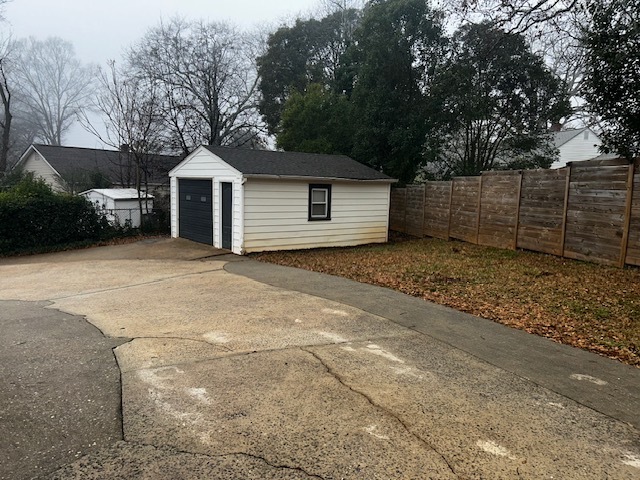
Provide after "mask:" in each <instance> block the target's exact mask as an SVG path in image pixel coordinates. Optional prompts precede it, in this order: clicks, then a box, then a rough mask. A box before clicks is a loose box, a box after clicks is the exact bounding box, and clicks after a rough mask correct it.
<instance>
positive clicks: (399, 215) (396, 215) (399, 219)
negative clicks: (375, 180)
mask: <svg viewBox="0 0 640 480" xmlns="http://www.w3.org/2000/svg"><path fill="white" fill-rule="evenodd" d="M390 201H391V205H390V206H389V228H390V229H391V230H393V231H395V232H402V233H404V232H405V225H406V205H407V189H406V188H392V189H391V198H390Z"/></svg>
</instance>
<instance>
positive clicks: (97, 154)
mask: <svg viewBox="0 0 640 480" xmlns="http://www.w3.org/2000/svg"><path fill="white" fill-rule="evenodd" d="M33 147H34V148H35V149H36V150H37V151H38V152H40V154H41V155H42V156H43V157H44V158H45V160H46V161H47V162H49V164H50V165H51V166H52V167H53V168H55V170H56V171H57V172H58V173H59V174H60V175H61V176H62V178H63V179H65V180H69V179H71V178H74V177H75V176H77V175H83V174H91V173H95V172H100V173H102V174H104V175H106V176H107V177H108V178H109V180H111V182H113V183H119V182H120V180H121V179H123V178H125V179H126V178H127V175H129V177H131V180H134V179H135V172H133V171H129V172H127V171H126V165H127V159H126V156H127V154H126V153H123V152H119V151H117V150H98V149H93V148H80V147H62V146H56V145H42V144H34V145H33ZM183 158H184V157H176V156H171V155H153V156H151V157H150V159H149V161H148V162H147V165H148V175H149V179H148V180H149V183H154V184H163V183H168V181H169V176H168V173H169V170H171V169H172V168H173V167H175V166H176V165H177V164H178V163H180V161H181V160H182V159H183ZM132 175H133V176H132Z"/></svg>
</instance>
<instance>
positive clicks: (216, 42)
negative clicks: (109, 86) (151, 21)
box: [128, 18, 259, 154]
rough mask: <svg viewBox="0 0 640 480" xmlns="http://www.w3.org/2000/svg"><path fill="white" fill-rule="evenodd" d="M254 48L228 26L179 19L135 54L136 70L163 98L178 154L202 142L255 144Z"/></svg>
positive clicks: (132, 53)
mask: <svg viewBox="0 0 640 480" xmlns="http://www.w3.org/2000/svg"><path fill="white" fill-rule="evenodd" d="M254 47H255V45H253V44H252V42H251V41H250V39H249V37H248V36H247V35H245V34H243V33H242V32H239V31H238V30H237V29H235V28H234V27H232V26H230V25H228V24H225V23H205V22H202V21H195V22H187V21H185V20H182V19H178V18H174V19H173V20H171V21H169V22H168V23H166V24H165V23H161V24H160V25H159V26H158V27H155V28H153V29H151V30H150V31H149V32H147V34H146V35H145V37H144V38H143V39H142V40H141V41H140V42H139V43H138V44H137V45H136V46H135V47H134V48H133V49H132V50H131V51H130V53H129V56H128V61H129V64H130V66H131V68H133V69H135V71H136V74H137V75H139V76H143V77H145V78H146V79H147V82H148V84H150V85H154V88H155V87H157V88H158V89H159V90H161V91H162V92H163V94H164V95H163V97H164V98H163V100H164V101H163V106H164V112H163V114H164V118H165V119H166V127H167V132H168V133H169V136H168V144H169V145H170V146H171V147H172V148H173V149H174V150H176V151H181V152H183V153H185V154H187V153H189V152H190V151H191V150H192V149H193V148H194V147H196V146H198V145H200V144H203V143H206V144H211V145H227V144H229V143H232V142H237V140H238V138H246V141H247V142H251V141H252V137H255V136H257V135H258V134H259V131H258V130H257V129H256V125H258V121H259V116H258V114H257V93H256V86H257V80H258V79H257V73H256V68H255V52H254ZM241 132H242V133H243V135H239V133H241ZM246 132H252V133H251V135H250V136H249V137H247V135H246Z"/></svg>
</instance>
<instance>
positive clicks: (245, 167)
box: [169, 146, 395, 255]
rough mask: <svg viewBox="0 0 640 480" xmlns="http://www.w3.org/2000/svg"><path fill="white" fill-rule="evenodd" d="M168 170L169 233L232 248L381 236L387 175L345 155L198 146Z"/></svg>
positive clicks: (330, 243)
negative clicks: (169, 198) (169, 199)
mask: <svg viewBox="0 0 640 480" xmlns="http://www.w3.org/2000/svg"><path fill="white" fill-rule="evenodd" d="M169 177H170V179H171V234H172V236H173V237H183V238H187V239H190V240H194V241H197V242H201V243H206V244H209V245H213V246H215V247H218V248H225V249H228V250H231V251H233V253H236V254H239V255H242V254H244V253H250V252H259V251H266V250H293V249H302V248H317V247H338V246H351V245H361V244H366V243H382V242H386V241H387V239H388V231H389V195H390V188H391V184H392V183H394V182H395V180H394V179H392V178H390V177H388V176H387V175H384V174H382V173H380V172H378V171H376V170H373V169H371V168H369V167H367V166H365V165H362V164H360V163H358V162H356V161H355V160H353V159H351V158H349V157H346V156H342V155H320V154H309V153H295V152H274V151H264V150H249V149H240V148H227V147H212V146H202V147H199V148H198V149H196V150H195V151H194V152H193V153H192V154H191V155H189V156H188V157H186V158H185V159H184V160H183V161H182V162H181V163H180V164H178V165H177V166H176V167H175V168H174V169H173V170H171V171H170V172H169Z"/></svg>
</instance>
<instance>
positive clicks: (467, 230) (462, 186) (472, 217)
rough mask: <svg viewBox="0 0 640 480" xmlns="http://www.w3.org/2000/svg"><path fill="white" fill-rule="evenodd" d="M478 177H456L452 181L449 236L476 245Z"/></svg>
mask: <svg viewBox="0 0 640 480" xmlns="http://www.w3.org/2000/svg"><path fill="white" fill-rule="evenodd" d="M479 192H480V182H479V177H457V178H455V179H454V180H453V189H452V198H451V215H450V219H451V220H450V222H451V224H450V227H449V236H450V237H451V238H457V239H458V240H464V241H466V242H470V243H476V236H477V235H476V234H477V229H478V194H479Z"/></svg>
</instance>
